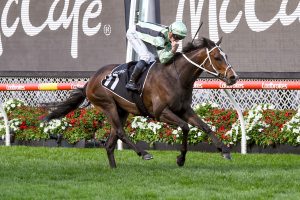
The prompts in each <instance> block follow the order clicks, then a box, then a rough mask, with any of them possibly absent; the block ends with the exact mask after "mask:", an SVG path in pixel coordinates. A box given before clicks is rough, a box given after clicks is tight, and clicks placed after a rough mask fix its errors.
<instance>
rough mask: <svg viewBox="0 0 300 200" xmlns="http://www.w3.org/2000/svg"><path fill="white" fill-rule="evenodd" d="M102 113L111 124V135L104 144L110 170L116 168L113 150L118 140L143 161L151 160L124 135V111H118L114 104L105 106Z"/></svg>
mask: <svg viewBox="0 0 300 200" xmlns="http://www.w3.org/2000/svg"><path fill="white" fill-rule="evenodd" d="M102 111H103V112H104V114H105V115H106V116H107V119H108V121H109V123H110V124H111V133H110V137H109V139H108V141H107V144H106V151H107V156H108V159H109V163H110V166H111V167H112V168H114V167H116V163H115V158H114V149H115V147H116V144H117V140H118V139H120V140H122V141H123V142H124V143H126V144H128V145H129V146H130V147H131V148H132V149H133V150H134V151H135V152H136V153H137V154H138V155H139V156H143V159H145V160H149V159H151V158H153V157H152V155H151V154H149V153H148V152H146V151H144V150H142V149H140V148H139V147H137V146H136V145H135V144H134V143H133V142H132V141H131V140H130V139H129V138H128V137H127V135H126V134H125V131H124V129H123V124H124V123H125V121H126V119H127V116H128V114H127V113H125V111H122V110H120V109H119V110H118V109H117V107H116V105H115V104H110V105H109V106H106V107H105V109H103V108H102Z"/></svg>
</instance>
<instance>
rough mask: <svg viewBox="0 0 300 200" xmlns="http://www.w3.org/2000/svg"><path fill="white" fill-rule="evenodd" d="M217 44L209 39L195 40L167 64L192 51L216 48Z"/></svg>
mask: <svg viewBox="0 0 300 200" xmlns="http://www.w3.org/2000/svg"><path fill="white" fill-rule="evenodd" d="M215 45H216V44H215V43H214V42H213V41H211V40H210V39H208V38H205V37H202V38H199V39H196V40H194V42H189V43H187V44H186V45H185V46H184V47H183V49H182V51H181V52H177V53H176V54H175V55H174V57H173V59H171V60H170V61H169V62H167V63H166V65H167V64H170V63H171V62H173V60H175V59H177V57H178V56H180V55H181V54H182V53H188V52H191V51H194V50H197V49H202V48H208V49H210V48H212V47H214V46H215Z"/></svg>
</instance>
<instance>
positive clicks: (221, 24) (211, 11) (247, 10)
mask: <svg viewBox="0 0 300 200" xmlns="http://www.w3.org/2000/svg"><path fill="white" fill-rule="evenodd" d="M187 1H188V2H189V6H190V13H189V15H190V18H191V34H192V35H195V34H196V31H197V29H198V26H199V24H200V22H201V21H203V19H202V17H201V16H202V12H203V8H204V3H207V2H208V4H209V5H208V24H209V37H210V39H212V40H214V41H218V40H219V32H220V30H222V32H224V33H227V34H229V33H232V32H233V31H235V30H236V28H237V27H238V26H239V24H240V21H241V19H242V18H244V19H245V20H246V22H247V25H248V27H249V29H250V30H252V31H254V32H263V31H266V30H268V29H269V28H270V27H272V26H273V25H274V24H275V23H276V22H279V23H280V24H281V25H282V26H289V25H291V24H292V23H294V22H296V23H298V24H299V26H300V1H299V2H298V5H297V6H296V7H295V8H294V10H293V11H292V12H289V13H287V12H288V9H287V6H288V3H289V0H282V1H281V4H280V5H279V6H278V9H277V10H274V12H273V15H272V17H271V18H270V19H269V20H267V21H263V20H261V19H259V17H258V16H257V2H259V0H238V1H239V2H244V7H243V10H236V11H235V12H234V16H235V17H234V19H233V20H231V21H228V20H227V19H228V17H227V13H228V9H229V6H230V5H232V3H234V2H235V1H234V0H223V1H218V0H208V1H207V0H199V1H195V0H179V3H178V8H177V15H176V19H177V20H182V19H183V15H187V13H186V12H184V9H185V6H187V5H188V4H187V3H186V2H187ZM217 2H218V3H220V4H221V6H220V9H218V8H217ZM277 2H278V1H274V3H275V4H277Z"/></svg>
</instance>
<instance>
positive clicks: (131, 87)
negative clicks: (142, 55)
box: [125, 60, 147, 91]
mask: <svg viewBox="0 0 300 200" xmlns="http://www.w3.org/2000/svg"><path fill="white" fill-rule="evenodd" d="M146 64H147V63H146V62H145V61H143V60H140V61H139V62H138V63H137V64H136V65H135V68H134V70H133V72H132V74H131V77H130V80H129V82H128V83H127V84H126V86H125V87H126V88H127V89H128V90H133V91H138V90H139V87H138V86H137V85H136V81H137V80H138V78H139V76H140V74H141V73H142V72H143V70H144V68H145V67H146Z"/></svg>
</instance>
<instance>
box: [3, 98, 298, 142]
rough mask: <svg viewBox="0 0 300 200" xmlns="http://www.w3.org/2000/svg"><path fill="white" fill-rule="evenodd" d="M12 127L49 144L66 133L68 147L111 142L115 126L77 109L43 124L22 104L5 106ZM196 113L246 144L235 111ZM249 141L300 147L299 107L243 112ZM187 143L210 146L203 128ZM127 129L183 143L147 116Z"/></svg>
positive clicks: (226, 138) (201, 108) (136, 137)
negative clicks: (69, 145) (109, 136)
mask: <svg viewBox="0 0 300 200" xmlns="http://www.w3.org/2000/svg"><path fill="white" fill-rule="evenodd" d="M4 108H5V110H6V112H7V114H8V118H9V126H10V130H11V132H13V133H14V137H15V139H17V140H19V141H20V140H21V141H32V140H33V141H37V140H47V139H49V138H52V137H56V136H57V135H62V137H63V138H64V139H66V140H67V141H68V142H69V143H71V144H75V143H77V142H78V141H81V140H86V141H89V140H95V141H101V140H106V138H107V137H108V135H109V132H110V125H109V124H108V122H107V120H106V118H105V116H104V115H103V114H102V113H100V112H99V111H97V110H96V109H94V108H83V109H77V110H75V111H73V112H71V113H69V114H68V115H66V117H64V118H62V119H59V120H58V119H57V120H52V121H50V122H49V123H47V124H45V123H43V122H42V121H41V119H42V117H43V116H45V115H47V110H45V109H44V108H36V107H29V106H27V105H25V104H24V103H23V102H21V101H19V100H9V101H7V102H5V103H4ZM195 111H196V113H197V114H198V115H199V116H200V117H201V118H202V119H203V120H204V121H205V122H206V123H207V124H208V125H209V126H210V127H211V128H212V130H214V131H215V132H216V133H217V135H218V137H219V138H220V139H221V140H222V141H223V142H224V143H226V144H230V145H236V144H238V143H239V142H240V140H241V130H240V126H239V121H238V116H237V113H236V111H235V110H232V109H221V108H218V106H217V105H215V104H201V105H198V106H196V107H195ZM243 114H244V117H245V123H246V134H247V143H248V144H249V145H254V144H256V145H259V146H263V147H266V146H274V145H280V144H287V145H291V146H297V145H299V144H300V108H299V109H298V110H275V109H274V108H273V106H272V105H268V104H265V105H257V106H255V107H254V108H253V109H251V110H248V111H245V112H244V113H243ZM3 123H4V122H3V120H2V121H0V136H1V137H2V138H4V135H5V127H4V124H3ZM190 128H191V129H190V134H189V138H188V142H189V144H191V145H193V144H194V145H195V144H199V143H211V141H210V139H209V138H208V137H207V135H206V134H205V133H204V132H202V131H201V130H199V129H197V128H195V127H190ZM125 130H126V132H127V134H128V135H129V137H130V138H131V139H132V140H133V141H134V142H137V141H145V142H147V143H149V144H150V145H152V144H154V143H155V142H160V143H167V144H177V143H181V140H182V134H181V129H180V128H175V127H172V126H169V125H167V124H165V123H161V122H157V121H154V120H153V119H148V118H145V117H134V116H130V117H129V119H128V120H127V124H126V127H125Z"/></svg>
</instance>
